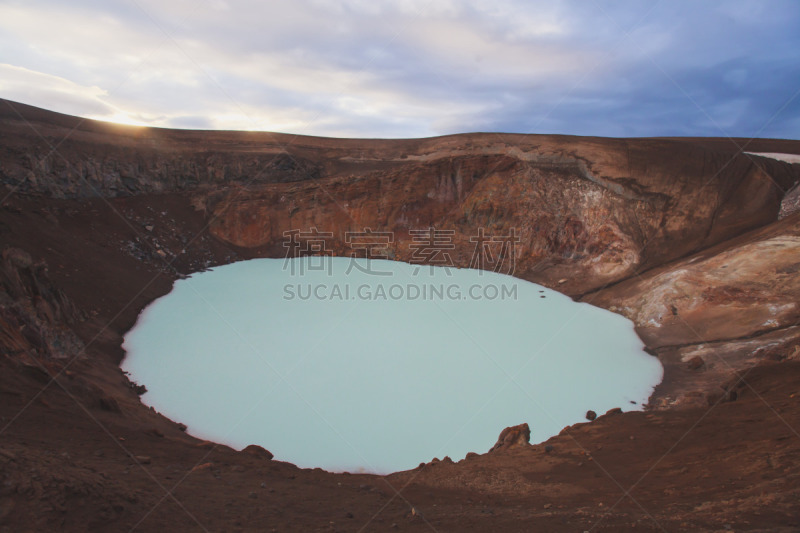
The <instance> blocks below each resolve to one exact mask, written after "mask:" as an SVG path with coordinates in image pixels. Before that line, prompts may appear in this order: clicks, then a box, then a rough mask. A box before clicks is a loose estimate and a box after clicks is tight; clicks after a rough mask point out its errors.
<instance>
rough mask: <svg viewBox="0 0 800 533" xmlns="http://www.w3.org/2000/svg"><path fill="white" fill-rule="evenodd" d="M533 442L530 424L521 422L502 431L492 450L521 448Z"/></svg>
mask: <svg viewBox="0 0 800 533" xmlns="http://www.w3.org/2000/svg"><path fill="white" fill-rule="evenodd" d="M530 443H531V428H530V427H529V426H528V424H520V425H518V426H511V427H507V428H505V429H504V430H503V431H501V432H500V437H498V439H497V442H496V443H495V445H494V446H492V449H491V450H489V451H490V452H496V451H498V450H507V449H509V448H519V447H523V446H528V445H529V444H530Z"/></svg>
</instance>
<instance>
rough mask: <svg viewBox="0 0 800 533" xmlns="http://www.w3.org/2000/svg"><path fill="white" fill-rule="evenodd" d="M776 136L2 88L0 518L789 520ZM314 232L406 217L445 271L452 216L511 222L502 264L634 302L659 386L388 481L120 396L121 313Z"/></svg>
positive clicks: (792, 228) (500, 224)
mask: <svg viewBox="0 0 800 533" xmlns="http://www.w3.org/2000/svg"><path fill="white" fill-rule="evenodd" d="M759 154H765V155H759ZM781 154H789V156H792V155H794V156H797V155H799V154H800V142H798V141H789V140H772V139H709V138H696V139H694V138H672V139H667V138H658V139H644V138H641V139H607V138H586V137H568V136H556V135H512V134H495V133H491V134H489V133H485V134H484V133H475V134H464V135H453V136H447V137H439V138H429V139H406V140H365V139H326V138H315V137H303V136H295V135H285V134H272V133H255V132H211V131H186V130H166V129H155V128H138V127H129V126H120V125H114V124H108V123H101V122H93V121H90V120H85V119H81V118H77V117H70V116H65V115H60V114H57V113H52V112H49V111H45V110H42V109H37V108H33V107H30V106H25V105H22V104H18V103H14V102H10V101H0V183H1V184H2V185H0V198H2V199H3V200H2V204H0V245H1V246H2V264H1V265H0V350H1V352H0V366H1V367H2V371H1V372H0V399H2V400H1V401H0V479H2V485H0V529H2V530H3V531H27V530H30V531H39V530H67V531H85V530H97V531H119V530H128V531H130V530H137V529H138V530H143V531H149V530H166V529H176V530H201V531H203V530H205V531H217V530H220V531H222V530H232V531H244V530H252V531H264V530H266V531H270V530H273V531H283V530H303V531H308V530H324V531H384V530H387V529H390V530H395V529H396V530H414V531H416V530H420V531H422V530H426V531H427V530H431V529H433V530H435V531H487V530H492V531H493V530H498V531H502V530H510V531H518V530H542V531H575V530H581V531H583V530H591V531H619V530H658V531H663V530H670V531H672V530H675V531H698V530H709V531H713V530H731V529H733V530H751V531H792V530H797V529H798V528H800V513H799V512H798V508H797V506H796V501H797V499H798V496H800V460H798V459H800V434H799V433H798V427H800V405H798V403H799V402H800V361H798V356H799V355H800V325H798V319H799V318H800V306H799V304H798V302H800V276H798V272H800V253H798V252H800V250H799V249H798V248H800V213H798V211H799V210H800V209H798V208H799V207H800V206H798V202H797V198H798V195H797V190H798V189H797V183H798V181H799V180H800V164H797V163H792V162H791V161H793V160H795V159H794V158H792V157H788V156H781ZM782 159H787V160H782ZM312 228H316V229H317V230H319V231H325V232H329V233H330V237H328V238H326V250H328V251H329V252H330V253H331V254H333V255H339V256H347V255H349V254H350V253H351V252H352V242H351V241H348V238H347V235H348V234H352V233H353V232H363V231H364V230H365V229H366V228H369V229H370V231H373V232H384V233H391V234H392V235H393V238H392V240H391V242H390V243H389V244H388V246H387V249H386V254H387V258H391V259H396V260H400V261H407V262H409V261H411V262H413V259H415V248H414V246H413V244H414V242H415V240H414V238H415V236H416V234H415V233H414V232H415V231H416V230H418V229H420V228H440V229H445V230H448V231H450V232H451V236H452V244H453V247H452V249H451V250H449V254H450V258H451V260H452V262H453V265H454V266H456V267H462V268H468V267H470V266H471V260H472V258H473V251H474V247H475V242H474V238H473V237H474V234H475V231H476V230H477V228H483V229H484V230H485V231H486V232H487V234H490V235H510V234H512V232H513V234H514V235H515V236H516V237H518V240H517V241H516V245H515V247H514V253H515V260H516V261H515V270H514V275H515V276H517V277H519V278H521V279H524V280H528V281H533V282H535V283H539V284H541V285H544V286H546V287H548V288H551V289H554V290H557V291H558V292H561V293H563V294H566V295H568V296H570V297H572V298H573V299H575V300H576V301H580V302H586V303H590V304H592V305H595V306H599V307H603V308H605V309H608V310H610V311H613V312H616V313H619V314H621V315H623V316H625V317H627V318H629V319H630V320H632V321H633V322H634V323H635V325H636V331H637V334H638V335H639V337H640V338H641V339H642V340H643V342H644V343H645V344H646V346H647V348H648V350H649V351H650V353H651V354H652V355H653V356H654V357H658V359H659V361H660V362H661V364H662V365H663V367H664V379H663V382H662V383H661V384H660V385H659V386H658V387H657V388H656V390H655V392H654V394H653V395H652V396H651V398H650V400H649V403H648V405H647V406H646V408H645V410H644V411H641V412H625V413H622V412H619V410H616V409H612V410H611V411H609V412H608V413H606V414H601V415H600V416H598V417H596V419H594V420H593V421H591V422H590V421H588V420H587V422H584V423H579V424H575V425H573V426H569V427H566V428H564V429H563V430H562V431H561V433H560V434H559V435H557V436H555V437H553V438H551V439H549V440H548V441H546V442H544V443H541V444H536V445H531V444H529V443H528V438H529V436H530V427H526V426H524V425H523V423H527V424H529V426H536V424H537V421H536V420H520V421H519V423H520V426H517V427H511V428H508V429H507V430H504V431H503V432H502V434H501V435H500V439H499V440H498V444H497V445H496V446H494V447H493V448H492V450H491V451H488V450H474V453H470V454H468V455H467V457H466V458H465V459H463V460H460V461H453V460H452V459H450V458H446V457H444V458H433V457H431V458H428V462H425V463H423V464H421V465H420V466H419V467H418V468H415V469H412V470H408V471H404V472H397V473H394V474H390V475H386V476H376V475H366V474H356V473H350V474H347V473H343V474H333V473H329V472H325V471H322V470H320V469H301V468H298V467H296V466H295V465H292V464H290V463H287V462H283V461H281V460H280V457H277V458H276V457H273V455H272V453H270V452H269V451H268V450H266V449H264V448H261V447H257V446H251V447H248V448H245V449H244V450H242V451H236V450H233V449H231V448H229V447H227V446H224V445H221V444H215V443H212V442H206V441H201V440H198V439H196V438H194V437H192V436H191V435H189V434H187V433H186V432H185V430H186V427H185V426H182V425H181V424H180V423H178V422H176V421H172V420H169V419H168V418H166V417H164V416H162V415H160V414H159V413H158V412H156V411H155V410H154V409H151V408H148V407H146V406H144V405H143V404H142V403H141V401H140V397H139V396H140V394H142V393H143V392H144V390H143V387H142V385H141V384H138V383H135V382H132V381H131V380H130V379H129V378H128V376H126V375H125V374H124V373H123V372H122V370H121V369H120V367H119V365H120V362H121V360H122V359H123V357H124V351H123V350H122V337H123V335H124V334H125V332H127V331H128V330H129V329H130V328H131V327H132V326H133V325H134V323H135V321H136V318H137V316H138V315H139V313H140V312H141V310H142V309H144V308H145V307H146V306H147V305H148V304H149V303H150V302H152V301H154V300H155V299H157V298H158V297H160V296H163V295H164V294H166V293H167V292H169V290H170V289H171V287H172V285H173V282H174V281H175V280H178V279H180V278H183V277H186V276H187V275H190V274H192V273H195V272H199V271H201V270H204V269H207V268H209V267H213V266H218V265H225V264H229V263H233V262H237V261H241V260H245V259H253V258H267V257H273V258H274V257H284V256H285V254H286V248H285V247H284V244H285V237H286V235H285V234H286V232H291V231H294V230H301V231H310V230H311V229H312ZM600 356H601V355H600V354H598V357H600ZM422 371H424V369H423V370H422ZM574 393H575V394H576V395H580V394H581V391H580V390H576V391H574ZM620 407H623V406H620ZM271 408H274V409H279V408H280V407H279V406H271ZM589 418H593V417H589Z"/></svg>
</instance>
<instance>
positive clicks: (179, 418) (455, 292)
mask: <svg viewBox="0 0 800 533" xmlns="http://www.w3.org/2000/svg"><path fill="white" fill-rule="evenodd" d="M358 261H359V262H358V263H353V260H351V259H349V258H325V259H323V258H306V259H294V260H289V261H286V260H284V259H256V260H251V261H244V262H240V263H234V264H230V265H226V266H222V267H217V268H214V269H212V270H209V271H207V272H202V273H198V274H195V275H193V276H191V277H190V278H188V279H184V280H179V281H176V282H175V285H174V287H173V289H172V292H170V293H169V294H168V295H166V296H164V297H162V298H160V299H158V300H156V301H155V302H153V303H152V304H151V305H150V306H149V307H147V308H146V309H145V310H144V311H143V312H142V314H141V316H140V317H139V320H138V322H137V323H136V326H135V327H134V328H133V329H132V330H131V331H130V332H128V334H127V335H126V337H125V343H124V348H125V349H126V351H127V352H128V355H127V357H126V358H125V360H124V361H123V364H122V368H123V370H126V371H128V372H129V373H130V375H131V379H133V380H135V381H136V382H138V383H140V384H144V385H146V387H147V389H148V392H147V393H146V394H145V395H144V396H143V397H142V401H143V402H144V403H145V404H147V405H151V406H153V407H154V408H155V409H157V410H158V411H160V412H161V413H163V414H164V415H166V416H168V417H169V418H171V419H173V420H175V421H176V422H182V423H184V424H186V425H187V426H188V431H189V432H190V433H191V434H193V435H195V436H197V437H200V438H204V439H208V440H213V441H216V442H222V443H225V444H227V445H229V446H232V447H234V448H243V447H245V446H247V445H249V444H259V445H261V446H263V447H264V448H266V449H268V450H270V451H271V452H272V453H274V454H275V458H276V459H277V460H283V461H289V462H292V463H295V464H296V465H298V466H300V467H321V468H324V469H326V470H330V471H350V472H358V471H366V472H376V473H388V472H392V471H397V470H405V469H409V468H414V467H415V466H417V465H418V464H419V463H420V462H423V461H429V460H431V459H432V458H433V457H439V458H442V457H444V456H450V457H451V458H452V459H453V460H459V459H461V458H463V457H464V456H465V455H466V453H467V452H470V451H473V452H478V453H483V452H485V451H487V450H488V449H489V448H490V447H491V446H492V444H494V442H495V440H496V439H497V436H498V434H499V433H500V431H501V430H502V429H503V428H505V427H507V426H510V425H516V424H520V423H522V422H527V423H528V424H529V425H530V427H531V441H532V442H538V441H542V440H545V439H547V438H549V437H550V436H552V435H554V434H557V433H558V432H559V431H560V430H561V429H562V428H563V427H564V426H567V425H569V424H573V423H575V422H579V421H582V420H584V415H585V413H586V411H587V410H589V409H592V410H594V411H597V412H598V413H602V412H605V411H606V410H607V409H610V408H612V407H621V408H623V410H631V409H639V408H640V405H641V404H642V403H644V402H646V401H647V398H648V397H649V396H650V394H651V392H652V390H653V387H654V386H655V385H657V384H658V383H659V382H660V380H661V377H662V367H661V365H660V363H659V362H658V360H657V359H656V358H654V357H651V356H649V355H647V354H646V353H644V352H643V351H642V348H643V345H642V342H641V341H640V340H639V338H638V337H637V336H636V334H635V333H634V330H633V324H632V323H631V322H630V321H628V320H627V319H625V318H623V317H621V316H619V315H615V314H613V313H610V312H608V311H605V310H602V309H599V308H596V307H592V306H590V305H588V304H581V303H575V302H573V301H572V300H571V299H570V298H568V297H566V296H564V295H561V294H559V293H557V292H554V291H551V290H549V289H546V288H545V287H542V286H539V285H536V284H533V283H529V282H526V281H522V280H518V279H516V278H513V277H510V276H505V275H500V274H494V273H490V272H480V271H477V270H467V269H455V268H444V267H435V268H431V267H427V266H426V267H419V266H416V265H409V264H406V263H400V262H391V261H378V260H373V261H371V262H369V263H367V262H365V260H363V259H362V260H358ZM632 402H635V403H632Z"/></svg>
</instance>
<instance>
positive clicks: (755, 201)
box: [206, 136, 794, 294]
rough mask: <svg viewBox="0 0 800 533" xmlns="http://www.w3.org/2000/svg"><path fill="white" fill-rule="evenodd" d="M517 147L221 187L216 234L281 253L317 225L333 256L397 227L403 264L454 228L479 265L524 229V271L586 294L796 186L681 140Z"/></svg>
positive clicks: (482, 140) (395, 250) (763, 215)
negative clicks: (489, 244)
mask: <svg viewBox="0 0 800 533" xmlns="http://www.w3.org/2000/svg"><path fill="white" fill-rule="evenodd" d="M456 139H458V138H456ZM514 140H515V141H516V142H518V144H517V145H514V146H512V145H509V144H507V143H506V142H498V139H497V138H496V137H495V136H483V137H479V136H464V137H463V145H464V147H459V148H454V147H453V142H455V139H448V142H447V143H444V142H441V144H442V145H441V146H440V145H437V144H436V143H435V142H434V141H430V142H429V143H428V146H426V149H425V151H424V154H418V153H412V154H410V155H407V156H405V157H403V158H383V159H382V158H380V157H379V156H378V153H376V154H375V155H374V156H373V157H375V159H373V160H371V161H370V162H371V165H370V166H369V169H370V170H368V171H366V172H361V173H357V174H354V173H352V169H348V172H347V173H344V172H337V171H335V170H333V171H332V172H331V174H329V175H327V176H326V177H324V178H322V179H319V180H310V181H306V182H302V183H293V184H271V185H260V186H251V187H248V188H246V189H241V188H236V189H231V190H225V191H219V192H215V193H211V194H210V195H209V196H208V198H207V199H206V206H207V209H208V212H209V216H210V219H211V232H212V233H213V234H214V235H216V236H217V237H219V238H220V239H223V240H224V241H227V242H229V243H231V244H233V245H236V246H239V247H244V248H260V249H263V250H273V253H274V251H275V250H280V249H281V245H282V242H284V240H285V237H284V232H285V231H287V230H308V229H309V228H318V229H319V230H320V231H327V232H331V233H332V237H331V238H330V239H328V242H327V244H328V246H329V248H330V249H331V250H332V251H333V253H335V254H348V253H350V251H351V250H350V249H349V248H348V245H347V244H346V242H345V239H344V234H345V233H346V232H348V231H363V229H364V228H371V229H372V230H373V231H388V232H392V233H393V235H394V241H393V243H392V245H391V247H390V248H391V257H393V258H396V259H400V260H409V259H410V257H411V251H410V238H409V232H410V231H412V230H415V229H425V228H427V227H429V226H435V227H436V228H439V229H444V230H452V231H453V232H454V234H453V237H452V242H453V244H454V247H455V248H454V250H453V251H452V252H451V256H452V259H453V262H454V264H455V265H457V266H461V267H467V266H470V263H471V261H472V259H473V257H474V253H475V243H474V239H475V236H476V234H477V230H478V228H484V229H485V231H486V232H487V233H488V234H490V235H494V236H504V235H510V234H511V232H512V230H513V231H514V232H515V234H516V235H517V236H518V237H519V242H518V243H517V244H516V245H515V246H514V254H515V275H517V276H519V277H522V278H524V279H528V280H531V281H536V282H540V283H543V284H545V285H550V286H555V285H556V284H557V282H558V281H559V280H562V279H565V280H566V282H564V283H562V284H561V285H560V287H559V290H561V291H562V292H566V293H568V294H580V293H584V292H588V291H591V290H595V289H598V288H602V287H604V286H606V285H608V284H611V283H615V282H617V281H620V280H622V279H625V278H628V277H630V276H631V275H633V274H634V273H635V272H639V271H642V270H646V269H648V268H650V267H653V266H656V265H659V264H663V263H664V262H665V261H669V260H673V259H676V258H678V257H681V256H684V255H686V254H687V253H688V252H691V251H693V250H697V249H701V248H704V247H707V246H710V245H713V244H716V243H718V242H720V241H722V240H724V239H727V238H730V237H732V236H734V235H737V234H738V233H741V231H743V230H746V229H750V228H755V227H758V226H760V225H763V224H765V223H767V222H769V221H771V220H774V219H775V217H776V214H777V211H778V209H779V206H780V202H781V198H782V195H781V194H780V188H779V186H778V185H776V179H779V180H781V182H782V183H789V182H790V181H791V180H792V179H794V178H793V170H792V169H791V168H790V166H789V165H785V164H784V165H783V166H781V165H780V164H779V165H776V166H775V168H777V169H778V170H779V171H778V178H774V177H771V176H770V175H768V174H767V173H766V171H765V170H764V168H762V167H761V166H758V165H756V164H754V163H753V162H752V160H750V159H749V158H747V157H745V156H740V157H736V158H734V159H733V161H731V160H730V157H727V156H725V157H723V156H721V155H719V154H715V153H713V152H709V151H706V150H704V149H702V148H698V147H696V146H692V145H690V144H685V143H680V142H675V141H639V142H635V141H623V140H620V141H613V140H586V139H562V138H553V137H546V136H530V137H515V138H514ZM467 141H470V142H469V143H468V142H467ZM467 144H469V145H470V146H471V153H470V150H467V149H466V147H465V146H466V145H467ZM476 152H477V153H480V154H481V155H474V154H475V153H476ZM327 166H328V167H330V168H332V169H335V168H337V166H341V162H340V161H338V162H337V161H328V163H327ZM380 167H383V169H380ZM723 175H724V179H723V178H722V177H721V176H723Z"/></svg>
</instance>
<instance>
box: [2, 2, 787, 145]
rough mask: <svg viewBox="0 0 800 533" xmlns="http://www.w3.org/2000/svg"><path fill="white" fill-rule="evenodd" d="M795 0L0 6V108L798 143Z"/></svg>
mask: <svg viewBox="0 0 800 533" xmlns="http://www.w3.org/2000/svg"><path fill="white" fill-rule="evenodd" d="M798 30H800V1H797V0H719V1H716V0H704V1H700V0H688V1H687V0H660V1H659V0H637V1H625V0H564V1H555V0H549V1H538V0H537V1H531V0H472V1H469V2H464V1H461V2H460V1H456V0H291V1H289V0H287V1H284V0H266V1H264V0H261V1H259V0H119V1H116V0H70V1H69V2H64V1H63V0H21V1H18V0H0V97H1V98H5V99H9V100H13V101H17V102H23V103H27V104H31V105H35V106H38V107H43V108H46V109H51V110H54V111H59V112H62V113H68V114H72V115H79V116H84V117H88V118H95V119H101V120H110V121H116V122H123V123H129V124H139V125H147V126H158V127H173V128H190V129H242V130H265V131H280V132H287V133H295V134H304V135H320V136H332V137H382V138H400V137H427V136H434V135H444V134H451V133H465V132H473V131H500V132H512V133H563V134H574V135H598V136H613V137H637V136H714V137H728V136H731V137H747V138H751V137H773V138H789V139H800V31H798Z"/></svg>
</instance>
